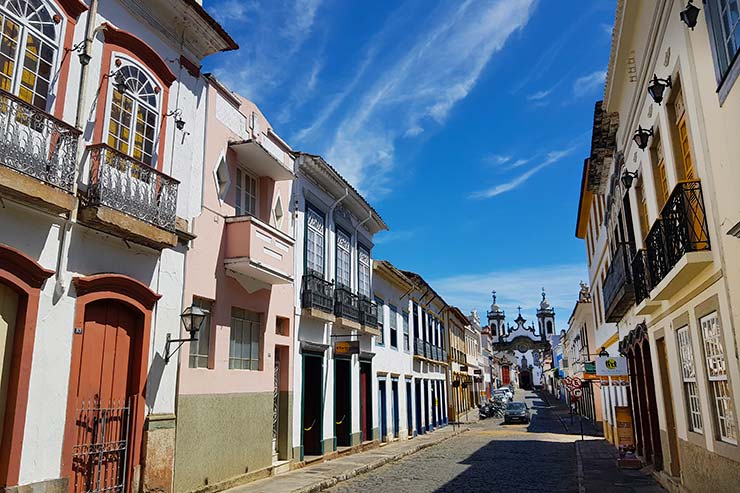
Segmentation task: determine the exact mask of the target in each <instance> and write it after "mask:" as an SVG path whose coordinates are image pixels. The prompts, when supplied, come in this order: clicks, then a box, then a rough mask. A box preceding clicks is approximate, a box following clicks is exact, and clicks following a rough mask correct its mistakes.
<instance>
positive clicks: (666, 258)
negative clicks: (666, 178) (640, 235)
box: [645, 180, 710, 287]
mask: <svg viewBox="0 0 740 493" xmlns="http://www.w3.org/2000/svg"><path fill="white" fill-rule="evenodd" d="M660 216H661V217H660V219H658V220H657V221H655V224H654V225H653V227H652V228H651V229H650V233H649V234H648V237H647V239H646V240H645V243H646V247H647V259H648V272H649V274H650V280H651V285H652V287H654V286H656V285H657V284H658V283H660V281H662V280H663V279H664V278H665V277H666V276H667V275H668V273H669V272H670V271H671V269H672V268H673V267H674V266H675V265H676V264H677V263H678V261H679V260H681V258H682V257H683V256H684V255H686V254H687V253H689V252H699V251H703V250H709V249H710V244H709V228H708V227H707V216H706V211H705V209H704V198H703V196H702V191H701V182H700V181H699V180H691V181H683V182H680V183H678V184H677V185H676V188H674V189H673V193H671V196H670V197H669V198H668V202H666V205H665V206H664V207H663V210H662V211H661V214H660Z"/></svg>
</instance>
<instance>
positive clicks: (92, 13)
mask: <svg viewBox="0 0 740 493" xmlns="http://www.w3.org/2000/svg"><path fill="white" fill-rule="evenodd" d="M98 2H99V0H91V2H90V9H89V10H88V12H87V22H86V24H85V45H84V50H85V51H84V53H87V54H90V51H91V48H92V37H93V35H94V33H95V31H96V27H95V21H96V19H97V17H98ZM70 63H71V61H70ZM88 68H89V64H87V65H81V67H80V86H79V90H78V92H77V113H76V115H75V128H76V129H78V130H80V131H82V120H83V118H84V111H83V101H84V99H85V91H86V90H87V79H88V77H87V75H88V74H87V72H88ZM59 96H61V97H64V94H61V95H59ZM80 135H81V136H82V137H84V135H82V134H80ZM84 153H85V148H84V146H83V145H80V143H79V142H78V148H77V156H76V159H75V169H74V177H73V180H72V196H73V197H75V198H76V197H77V191H78V181H79V178H80V170H81V168H82V157H83V155H84ZM79 203H80V202H79V200H75V201H74V205H73V206H72V210H71V211H70V212H69V216H68V217H67V218H66V219H65V221H64V224H62V231H61V233H62V238H61V240H60V242H59V250H58V252H57V263H56V276H55V277H56V281H55V283H54V300H55V302H56V301H59V299H60V298H61V297H62V295H63V294H64V289H65V288H64V272H66V270H67V256H66V255H65V252H66V251H67V248H68V246H69V237H70V236H71V234H72V227H73V225H74V223H76V222H77V212H78V211H79Z"/></svg>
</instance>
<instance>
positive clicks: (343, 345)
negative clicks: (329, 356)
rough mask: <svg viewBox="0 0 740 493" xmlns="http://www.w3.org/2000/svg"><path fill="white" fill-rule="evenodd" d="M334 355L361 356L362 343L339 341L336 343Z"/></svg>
mask: <svg viewBox="0 0 740 493" xmlns="http://www.w3.org/2000/svg"><path fill="white" fill-rule="evenodd" d="M334 354H335V355H348V354H360V341H337V342H335V343H334Z"/></svg>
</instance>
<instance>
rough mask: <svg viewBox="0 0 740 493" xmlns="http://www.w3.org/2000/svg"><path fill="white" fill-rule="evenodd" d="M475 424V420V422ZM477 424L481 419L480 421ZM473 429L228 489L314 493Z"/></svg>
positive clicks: (448, 429) (447, 430) (233, 492)
mask: <svg viewBox="0 0 740 493" xmlns="http://www.w3.org/2000/svg"><path fill="white" fill-rule="evenodd" d="M471 421H472V420H471ZM476 421H477V419H476ZM467 430H469V428H468V427H467V426H466V425H465V424H463V425H462V426H459V427H458V426H455V427H454V428H453V426H452V425H447V426H445V427H443V428H439V429H437V430H435V431H434V432H432V433H427V434H425V435H421V436H417V437H416V438H414V439H411V440H402V441H395V442H391V443H388V444H385V445H382V446H380V447H377V448H375V449H372V450H368V451H366V452H359V453H356V454H352V455H346V456H342V457H339V458H336V459H332V460H328V461H324V462H319V463H315V464H311V465H307V466H306V467H303V468H301V469H296V470H294V471H290V472H287V473H285V474H281V475H278V476H275V477H271V478H267V479H262V480H259V481H255V482H252V483H248V484H245V485H243V486H238V487H236V488H232V489H229V490H226V491H227V492H228V493H312V492H315V491H321V490H323V489H326V488H330V487H332V486H334V485H335V484H337V483H339V482H340V481H345V480H347V479H349V478H352V477H354V476H357V475H358V474H362V473H365V472H367V471H371V470H373V469H376V468H378V467H380V466H382V465H384V464H387V463H389V462H392V461H395V460H398V459H401V458H403V457H406V456H408V455H411V454H414V453H416V452H418V451H419V450H422V449H425V448H427V447H430V446H432V445H436V444H438V443H440V442H443V441H445V440H447V439H449V438H452V437H453V436H456V435H459V434H460V433H463V432H465V431H467Z"/></svg>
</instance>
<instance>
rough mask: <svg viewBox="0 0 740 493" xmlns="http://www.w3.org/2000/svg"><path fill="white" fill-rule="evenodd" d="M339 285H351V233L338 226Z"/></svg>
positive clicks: (337, 273) (337, 274)
mask: <svg viewBox="0 0 740 493" xmlns="http://www.w3.org/2000/svg"><path fill="white" fill-rule="evenodd" d="M336 255H337V272H336V276H337V286H339V287H342V286H344V287H346V288H349V286H350V275H351V274H350V262H351V260H350V259H351V253H350V239H349V235H348V234H347V233H345V232H344V231H342V230H341V229H339V228H337V254H336Z"/></svg>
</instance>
